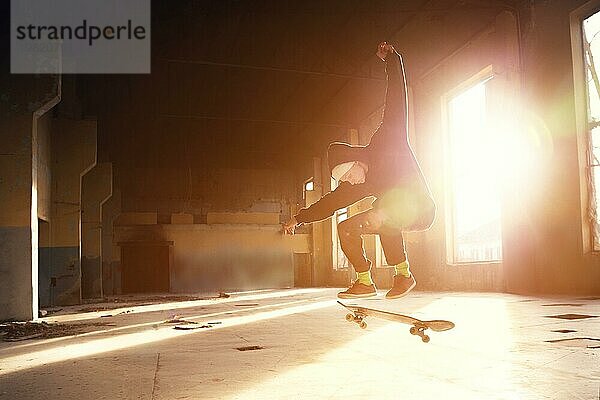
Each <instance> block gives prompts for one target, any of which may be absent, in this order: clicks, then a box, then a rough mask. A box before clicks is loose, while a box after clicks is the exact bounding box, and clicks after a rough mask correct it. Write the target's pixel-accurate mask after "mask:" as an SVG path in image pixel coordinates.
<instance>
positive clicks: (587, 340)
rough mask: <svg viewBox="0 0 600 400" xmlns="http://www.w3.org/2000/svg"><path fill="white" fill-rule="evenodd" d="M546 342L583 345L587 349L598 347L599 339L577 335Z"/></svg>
mask: <svg viewBox="0 0 600 400" xmlns="http://www.w3.org/2000/svg"><path fill="white" fill-rule="evenodd" d="M546 342H547V343H559V344H563V345H565V346H570V347H585V348H588V349H599V348H600V339H596V338H591V337H577V338H569V339H555V340H546Z"/></svg>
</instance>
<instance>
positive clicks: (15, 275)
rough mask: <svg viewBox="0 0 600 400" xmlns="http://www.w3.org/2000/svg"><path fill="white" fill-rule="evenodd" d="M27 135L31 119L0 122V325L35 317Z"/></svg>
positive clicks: (15, 118) (27, 116) (30, 160)
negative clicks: (5, 322)
mask: <svg viewBox="0 0 600 400" xmlns="http://www.w3.org/2000/svg"><path fill="white" fill-rule="evenodd" d="M31 131H32V117H31V115H20V116H12V117H11V118H0V132H1V133H2V136H1V137H2V150H1V153H2V154H1V155H0V181H1V182H2V185H1V187H0V236H1V237H0V321H1V320H6V319H12V318H14V319H32V318H34V317H35V316H37V315H36V311H34V303H35V305H36V306H37V295H35V294H34V292H33V290H32V286H33V285H32V283H33V281H32V279H33V278H34V277H33V276H32V230H31V204H32V203H31V187H32V174H31V171H32V142H31V141H32V137H31ZM34 296H35V302H34ZM36 310H37V308H36Z"/></svg>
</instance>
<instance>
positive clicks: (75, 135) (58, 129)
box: [39, 118, 96, 305]
mask: <svg viewBox="0 0 600 400" xmlns="http://www.w3.org/2000/svg"><path fill="white" fill-rule="evenodd" d="M51 132H52V139H51V147H52V155H51V160H52V166H51V171H52V195H51V196H52V203H51V208H52V209H51V220H50V246H49V247H47V248H45V249H42V251H44V253H45V257H46V259H47V260H48V262H49V265H48V267H47V268H48V270H49V272H48V274H45V275H44V277H40V282H39V286H40V290H42V288H45V290H47V291H48V297H49V298H48V303H47V304H49V305H69V304H78V303H79V302H80V300H81V294H80V291H81V284H80V279H81V268H80V262H79V256H80V254H79V253H80V246H79V211H80V187H81V183H80V180H81V174H82V173H83V172H84V171H86V170H87V169H89V168H91V166H92V165H94V163H95V162H96V121H94V120H72V119H66V118H55V119H52V120H51Z"/></svg>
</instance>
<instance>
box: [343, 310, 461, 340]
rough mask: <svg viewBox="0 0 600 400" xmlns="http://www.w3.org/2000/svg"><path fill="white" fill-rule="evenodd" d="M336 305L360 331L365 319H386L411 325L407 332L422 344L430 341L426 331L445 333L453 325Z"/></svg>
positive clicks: (365, 325)
mask: <svg viewBox="0 0 600 400" xmlns="http://www.w3.org/2000/svg"><path fill="white" fill-rule="evenodd" d="M338 303H339V304H340V305H341V306H343V307H345V308H346V309H347V310H348V311H350V312H349V313H348V314H346V320H347V321H348V322H355V323H356V324H358V326H359V327H360V328H361V329H365V328H366V327H367V323H366V322H365V321H364V319H365V318H366V317H369V316H371V317H377V318H383V319H387V320H389V321H395V322H401V323H403V324H408V325H411V327H410V329H409V332H410V334H411V335H415V336H419V337H420V338H421V340H422V341H423V342H424V343H428V342H429V340H430V337H429V335H427V334H426V333H425V331H426V330H427V329H431V330H434V331H436V332H442V331H446V330H448V329H452V328H454V323H453V322H451V321H445V320H432V321H421V320H420V319H417V318H413V317H411V316H408V315H403V314H398V313H393V312H389V311H383V310H375V309H371V308H366V307H360V306H355V305H348V304H344V303H342V302H341V301H338Z"/></svg>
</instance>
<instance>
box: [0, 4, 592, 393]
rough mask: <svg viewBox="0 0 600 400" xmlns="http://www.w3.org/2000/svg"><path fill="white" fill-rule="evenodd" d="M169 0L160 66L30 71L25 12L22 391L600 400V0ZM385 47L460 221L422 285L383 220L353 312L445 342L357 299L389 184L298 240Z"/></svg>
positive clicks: (414, 235) (4, 319)
mask: <svg viewBox="0 0 600 400" xmlns="http://www.w3.org/2000/svg"><path fill="white" fill-rule="evenodd" d="M151 6H152V14H151V15H152V17H151V28H152V29H151V50H152V53H151V73H149V74H14V73H13V74H11V73H10V59H9V58H10V57H9V54H10V41H9V40H8V27H9V26H10V22H9V16H10V7H9V2H3V5H2V6H1V7H2V25H3V28H2V29H3V31H2V32H3V33H2V41H1V44H0V51H1V52H2V57H1V58H0V60H1V62H2V75H1V78H0V79H1V80H0V84H1V86H0V89H1V92H0V338H3V341H0V399H4V398H6V399H33V398H36V399H37V398H52V399H54V398H57V399H58V398H60V399H81V398H106V399H118V398H127V399H129V398H131V399H152V400H154V399H184V398H189V399H271V398H273V399H280V398H294V399H295V398H298V399H301V398H302V399H304V398H314V399H321V398H328V399H341V398H375V397H379V398H384V399H396V398H406V399H409V398H410V399H417V398H418V399H432V398H447V399H590V400H591V399H598V398H600V297H599V296H600V253H599V252H600V200H599V199H600V192H599V190H600V189H599V187H600V186H599V185H600V164H599V163H598V158H599V157H600V150H599V149H600V79H599V78H598V75H597V74H598V72H599V71H600V66H598V64H599V63H600V1H598V0H593V1H584V0H415V1H412V0H411V1H408V0H396V1H386V0H384V1H361V0H350V1H348V0H327V1H294V0H289V1H269V0H265V1H233V0H223V1H196V0H181V1H177V2H174V1H152V2H151ZM4 26H5V27H6V29H4ZM382 41H387V42H388V43H390V44H393V46H394V48H395V49H396V50H397V51H398V52H399V53H400V54H401V55H402V59H403V63H404V68H405V71H406V82H407V88H408V89H407V97H408V127H409V128H408V136H409V140H410V145H411V147H412V149H413V151H414V153H415V155H416V158H417V159H418V162H419V165H420V168H421V170H422V173H423V175H424V176H425V177H426V179H427V182H428V185H429V188H430V190H431V193H432V195H433V198H434V199H435V203H436V216H435V221H434V223H433V225H432V226H431V228H430V229H428V230H426V231H420V232H406V233H405V234H404V240H405V244H406V253H407V255H408V260H409V261H410V270H411V271H412V273H413V274H414V277H415V278H416V281H417V285H416V287H415V289H414V290H413V291H412V292H410V293H409V294H408V295H407V296H405V297H403V298H401V299H395V300H388V299H385V296H384V295H385V291H386V290H387V289H389V288H390V287H391V286H392V284H393V282H394V274H395V269H394V266H393V265H388V262H387V260H386V253H385V252H384V251H383V247H382V244H381V240H380V239H379V237H378V236H377V235H364V236H363V244H364V249H365V254H366V255H367V257H368V258H369V260H371V261H372V266H371V274H372V277H373V281H374V283H375V286H376V287H377V289H378V296H377V297H376V298H371V299H356V300H347V301H345V302H344V304H358V305H360V306H362V307H368V308H374V309H378V310H384V311H387V312H391V313H400V314H405V315H408V316H411V317H414V318H417V319H420V320H448V321H451V322H452V323H453V328H452V329H450V330H448V331H444V332H435V331H433V332H431V333H428V335H429V336H428V339H429V338H430V339H431V341H430V342H429V343H426V342H425V341H424V340H420V339H419V338H418V337H415V336H414V335H410V334H409V328H410V326H408V325H405V324H402V323H399V322H398V321H397V320H393V318H392V320H386V319H384V318H377V316H375V315H373V316H371V317H367V318H365V322H366V323H367V324H368V325H367V326H366V329H359V328H358V327H357V326H356V324H350V323H348V322H347V321H346V320H345V316H346V314H348V315H349V317H348V319H349V320H352V319H353V315H352V313H349V312H348V310H346V309H345V308H343V307H341V306H340V304H338V303H337V302H336V301H337V300H338V299H337V293H338V292H339V290H340V288H347V287H348V286H349V285H350V283H351V281H352V280H354V279H355V278H356V276H355V275H356V274H355V271H354V269H353V267H352V264H351V263H350V262H349V261H348V259H347V258H346V255H345V254H344V252H343V250H342V248H341V246H340V242H339V240H338V236H339V235H338V231H337V226H338V223H340V222H342V221H344V220H347V219H349V218H352V216H354V215H356V214H358V213H360V212H363V211H365V210H368V209H370V208H371V207H372V203H373V198H372V197H369V198H366V199H363V200H360V201H358V202H356V203H354V204H351V205H348V207H346V208H342V209H339V210H337V211H335V213H334V214H333V215H332V216H331V217H330V218H327V219H324V220H321V221H317V222H315V223H312V224H302V225H300V226H298V227H297V228H296V231H295V234H293V235H285V234H283V232H282V224H284V223H285V222H286V221H288V220H290V218H291V217H293V216H294V215H296V214H297V213H298V211H299V210H300V209H301V208H303V207H308V206H310V205H311V204H313V203H315V202H316V201H318V200H319V199H320V198H321V197H322V196H323V195H325V194H326V193H328V192H330V191H332V190H334V189H336V186H337V185H338V182H337V181H336V180H334V179H332V177H331V173H330V170H329V167H328V160H327V149H328V145H329V144H330V143H332V142H336V141H337V142H345V143H349V144H352V145H357V146H358V145H362V146H365V145H367V144H369V141H370V139H371V137H372V135H373V132H375V130H376V129H377V127H378V126H379V124H380V122H381V119H382V114H383V111H384V106H385V104H384V100H385V95H386V87H387V79H386V70H385V66H384V63H383V62H382V61H381V60H380V59H378V58H377V56H376V55H375V52H376V50H377V45H378V44H379V43H380V42H382ZM594 61H595V62H594ZM388 255H389V254H388ZM342 290H343V289H342ZM354 319H355V320H356V318H354ZM362 319H363V318H362V317H361V318H358V320H356V322H359V323H360V322H362ZM350 322H352V321H350ZM432 329H433V328H432ZM432 329H431V330H432ZM431 330H429V331H428V332H430V331H431ZM410 333H413V332H412V331H411V332H410ZM417 333H418V332H417Z"/></svg>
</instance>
